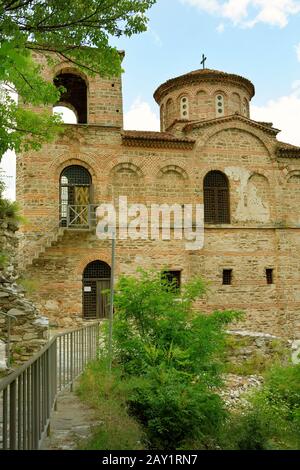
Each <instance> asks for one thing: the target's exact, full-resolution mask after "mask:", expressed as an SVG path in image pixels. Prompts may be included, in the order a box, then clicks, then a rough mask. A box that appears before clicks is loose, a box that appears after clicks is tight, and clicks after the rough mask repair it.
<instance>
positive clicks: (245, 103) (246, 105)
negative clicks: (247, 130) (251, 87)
mask: <svg viewBox="0 0 300 470" xmlns="http://www.w3.org/2000/svg"><path fill="white" fill-rule="evenodd" d="M243 114H244V116H246V117H249V102H248V100H247V99H246V98H244V100H243Z"/></svg>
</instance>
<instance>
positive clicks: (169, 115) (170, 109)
mask: <svg viewBox="0 0 300 470" xmlns="http://www.w3.org/2000/svg"><path fill="white" fill-rule="evenodd" d="M165 116H166V118H165V128H168V127H169V126H170V124H171V122H172V120H173V118H174V104H173V100H172V98H169V99H168V101H167V104H166V111H165Z"/></svg>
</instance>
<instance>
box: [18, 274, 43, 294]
mask: <svg viewBox="0 0 300 470" xmlns="http://www.w3.org/2000/svg"><path fill="white" fill-rule="evenodd" d="M17 283H18V284H19V285H20V286H21V287H23V289H24V290H25V291H26V292H27V294H33V293H34V292H36V291H38V289H39V286H40V282H39V280H38V279H28V278H26V277H24V276H23V277H20V278H18V280H17Z"/></svg>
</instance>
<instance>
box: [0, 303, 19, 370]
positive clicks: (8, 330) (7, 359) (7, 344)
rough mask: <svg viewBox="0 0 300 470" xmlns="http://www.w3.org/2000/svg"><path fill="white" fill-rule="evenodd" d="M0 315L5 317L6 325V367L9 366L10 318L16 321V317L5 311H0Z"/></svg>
mask: <svg viewBox="0 0 300 470" xmlns="http://www.w3.org/2000/svg"><path fill="white" fill-rule="evenodd" d="M0 315H2V316H4V317H6V318H7V321H6V326H7V343H6V364H7V367H8V368H9V367H10V365H11V364H10V327H11V320H15V321H17V318H16V317H15V316H14V315H12V314H11V313H5V312H2V311H0Z"/></svg>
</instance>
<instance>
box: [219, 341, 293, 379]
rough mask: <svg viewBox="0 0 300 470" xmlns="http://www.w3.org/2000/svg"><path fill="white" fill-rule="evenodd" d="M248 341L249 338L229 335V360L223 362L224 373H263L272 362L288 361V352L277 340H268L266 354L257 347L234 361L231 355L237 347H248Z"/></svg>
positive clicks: (283, 362)
mask: <svg viewBox="0 0 300 470" xmlns="http://www.w3.org/2000/svg"><path fill="white" fill-rule="evenodd" d="M249 341H250V340H249V338H243V339H239V340H236V339H235V338H234V337H230V336H229V337H228V338H227V341H226V342H227V354H229V356H230V357H231V360H228V361H227V362H226V363H225V373H227V374H235V375H243V376H249V375H264V374H265V373H266V372H268V371H269V370H270V369H271V367H272V366H274V364H278V365H280V364H281V365H287V364H288V363H289V356H290V352H289V350H288V349H287V348H286V347H285V346H284V345H283V343H282V342H280V341H278V340H273V341H271V342H270V344H269V350H268V354H266V352H265V351H264V352H262V351H260V350H259V349H257V350H256V351H253V353H252V354H251V355H249V357H248V358H246V359H244V360H242V361H241V360H238V359H237V360H236V362H233V361H232V357H233V356H235V355H236V354H237V352H238V350H239V349H241V348H245V347H248V346H249V344H251V343H249ZM237 357H238V356H237Z"/></svg>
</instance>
